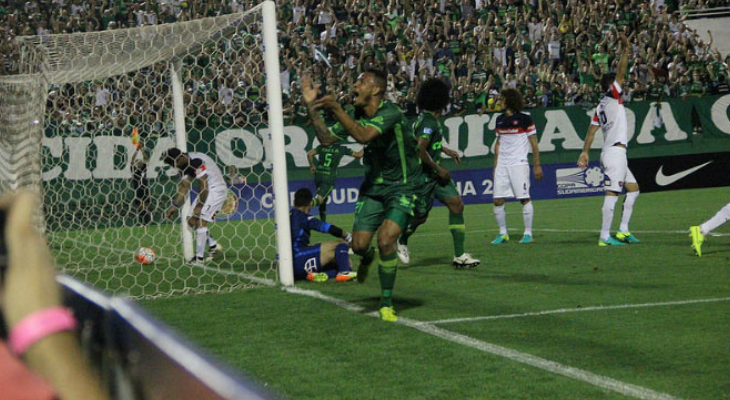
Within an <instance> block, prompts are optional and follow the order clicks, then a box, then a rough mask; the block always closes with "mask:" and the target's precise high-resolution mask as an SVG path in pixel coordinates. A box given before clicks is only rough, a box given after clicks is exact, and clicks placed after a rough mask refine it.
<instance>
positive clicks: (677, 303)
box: [428, 297, 730, 325]
mask: <svg viewBox="0 0 730 400" xmlns="http://www.w3.org/2000/svg"><path fill="white" fill-rule="evenodd" d="M728 301H730V297H721V298H712V299H695V300H678V301H664V302H660V303H641V304H619V305H615V306H592V307H580V308H558V309H556V310H545V311H534V312H527V313H522V314H503V315H487V316H483V317H469V318H451V319H440V320H435V321H428V323H429V324H433V325H441V324H453V323H457V322H475V321H489V320H495V319H509V318H525V317H539V316H543V315H552V314H568V313H577V312H588V311H607V310H626V309H632V308H650V307H669V306H684V305H689V304H702V303H720V302H728Z"/></svg>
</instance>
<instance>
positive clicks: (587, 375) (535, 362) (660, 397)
mask: <svg viewBox="0 0 730 400" xmlns="http://www.w3.org/2000/svg"><path fill="white" fill-rule="evenodd" d="M282 290H284V291H286V292H287V293H292V294H296V295H300V296H307V297H311V298H314V299H317V300H321V301H325V302H328V303H331V304H334V305H336V306H338V307H342V308H345V309H346V310H348V311H352V312H357V313H363V312H365V308H364V307H361V306H358V305H356V304H352V303H350V302H347V301H345V300H341V299H337V298H334V297H330V296H327V295H325V294H322V293H320V292H318V291H315V290H307V289H301V288H297V287H282ZM366 315H368V316H371V317H375V318H378V317H379V315H378V313H377V312H370V313H367V314H366ZM383 323H388V322H383ZM395 323H396V324H400V325H403V326H407V327H409V328H413V329H416V330H418V331H420V332H422V333H425V334H427V335H431V336H435V337H438V338H441V339H444V340H447V341H449V342H452V343H458V344H461V345H464V346H467V347H471V348H473V349H476V350H479V351H482V352H485V353H489V354H492V355H495V356H499V357H503V358H506V359H508V360H511V361H515V362H518V363H522V364H526V365H529V366H532V367H535V368H538V369H541V370H543V371H547V372H550V373H553V374H557V375H562V376H564V377H567V378H570V379H574V380H578V381H582V382H585V383H588V384H590V385H593V386H596V387H600V388H602V389H606V390H610V391H612V392H616V393H619V394H622V395H624V396H629V397H633V398H636V399H641V400H681V399H680V398H678V397H674V396H672V395H669V394H666V393H661V392H657V391H654V390H652V389H649V388H645V387H642V386H638V385H633V384H630V383H626V382H622V381H619V380H616V379H613V378H610V377H607V376H603V375H598V374H594V373H592V372H590V371H586V370H582V369H580V368H575V367H571V366H569V365H564V364H560V363H558V362H555V361H550V360H548V359H545V358H542V357H537V356H534V355H532V354H528V353H523V352H521V351H517V350H513V349H510V348H507V347H502V346H499V345H496V344H493V343H488V342H485V341H482V340H478V339H474V338H472V337H469V336H466V335H462V334H459V333H456V332H452V331H449V330H446V329H444V328H441V327H438V326H436V325H434V324H432V323H429V322H420V321H416V320H412V319H409V318H404V317H398V321H396V322H395Z"/></svg>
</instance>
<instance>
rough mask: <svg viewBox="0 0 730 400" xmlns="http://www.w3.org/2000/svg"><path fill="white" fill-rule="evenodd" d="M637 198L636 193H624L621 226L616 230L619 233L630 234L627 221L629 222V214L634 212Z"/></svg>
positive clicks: (637, 193) (637, 194)
mask: <svg viewBox="0 0 730 400" xmlns="http://www.w3.org/2000/svg"><path fill="white" fill-rule="evenodd" d="M637 197H639V192H638V191H636V192H628V193H626V198H625V199H624V211H623V214H621V225H620V226H619V228H618V230H619V231H620V232H630V231H629V221H630V220H631V213H633V212H634V203H636V198H637Z"/></svg>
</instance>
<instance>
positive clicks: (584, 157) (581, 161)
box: [578, 151, 588, 169]
mask: <svg viewBox="0 0 730 400" xmlns="http://www.w3.org/2000/svg"><path fill="white" fill-rule="evenodd" d="M578 166H579V167H580V169H586V167H587V166H588V153H586V152H585V151H584V152H582V153H580V157H578Z"/></svg>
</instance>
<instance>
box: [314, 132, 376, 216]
mask: <svg viewBox="0 0 730 400" xmlns="http://www.w3.org/2000/svg"><path fill="white" fill-rule="evenodd" d="M363 154H364V153H363V151H362V150H360V151H358V152H354V151H352V150H351V149H349V148H347V147H345V146H341V145H340V144H339V143H335V144H331V145H329V146H324V145H321V144H320V145H319V146H317V147H316V148H314V149H312V150H310V151H309V152H308V153H307V160H309V171H310V172H311V173H312V174H313V175H314V184H315V185H316V186H317V196H316V197H315V198H314V199H313V200H312V206H315V207H316V206H319V219H321V220H322V221H323V222H324V221H327V197H329V195H330V193H331V192H332V189H333V188H334V187H335V178H337V168H338V167H339V166H340V160H341V159H342V157H343V156H352V157H355V158H357V159H360V158H362V156H363ZM315 155H318V157H317V163H316V164H315V162H314V156H315Z"/></svg>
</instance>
